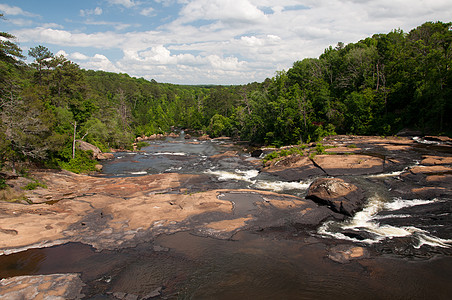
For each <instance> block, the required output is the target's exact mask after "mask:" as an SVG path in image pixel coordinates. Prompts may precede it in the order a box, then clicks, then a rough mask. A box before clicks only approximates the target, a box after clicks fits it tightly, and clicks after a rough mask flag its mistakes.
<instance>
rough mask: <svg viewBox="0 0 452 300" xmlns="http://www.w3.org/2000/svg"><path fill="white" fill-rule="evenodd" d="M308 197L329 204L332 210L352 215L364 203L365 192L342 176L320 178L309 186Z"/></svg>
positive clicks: (322, 203) (319, 202)
mask: <svg viewBox="0 0 452 300" xmlns="http://www.w3.org/2000/svg"><path fill="white" fill-rule="evenodd" d="M306 198H307V199H310V200H312V201H314V202H316V203H318V204H321V205H327V206H328V207H329V208H330V209H331V210H333V211H335V212H338V213H341V214H344V215H346V216H352V215H353V214H354V213H355V212H357V211H358V210H360V209H361V208H362V206H363V204H364V200H365V197H364V193H363V192H362V190H361V189H359V188H358V187H357V186H355V185H353V184H351V183H348V182H345V181H344V180H343V179H340V178H319V179H317V180H315V181H314V182H313V183H312V184H311V186H310V187H309V191H308V195H307V196H306Z"/></svg>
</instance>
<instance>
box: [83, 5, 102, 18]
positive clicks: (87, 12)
mask: <svg viewBox="0 0 452 300" xmlns="http://www.w3.org/2000/svg"><path fill="white" fill-rule="evenodd" d="M102 12H103V10H102V8H100V7H96V8H95V9H81V10H80V16H82V17H85V16H91V15H95V16H100V15H101V14H102Z"/></svg>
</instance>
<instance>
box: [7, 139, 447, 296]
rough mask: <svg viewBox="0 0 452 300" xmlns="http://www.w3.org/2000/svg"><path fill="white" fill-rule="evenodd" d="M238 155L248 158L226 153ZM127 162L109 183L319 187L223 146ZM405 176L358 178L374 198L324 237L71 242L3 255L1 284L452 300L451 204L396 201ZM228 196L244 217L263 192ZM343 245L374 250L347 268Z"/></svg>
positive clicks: (160, 144) (180, 143) (190, 144)
mask: <svg viewBox="0 0 452 300" xmlns="http://www.w3.org/2000/svg"><path fill="white" fill-rule="evenodd" d="M226 151H238V152H239V155H238V156H224V157H222V158H218V157H217V158H216V157H215V155H219V154H222V153H224V152H226ZM212 156H214V157H212ZM115 157H116V158H115V159H114V160H112V161H108V162H105V163H104V176H107V177H108V176H110V177H118V176H140V175H145V174H158V173H168V172H171V173H172V172H178V173H186V174H203V175H207V176H208V180H209V181H208V182H206V183H204V185H205V186H211V188H218V187H222V188H231V189H243V188H251V189H262V190H268V191H274V192H278V193H288V194H292V195H297V196H300V197H303V196H304V195H305V194H306V191H307V189H308V187H309V185H310V183H311V182H312V181H313V180H314V179H313V178H312V179H310V180H307V181H305V182H303V181H300V182H286V181H284V180H281V178H278V177H274V176H271V175H269V174H264V173H260V172H259V170H258V167H257V165H256V164H255V161H254V159H253V158H251V157H250V156H249V155H247V154H245V153H241V149H240V147H237V146H231V145H230V144H229V143H226V142H224V141H221V140H219V141H202V142H198V141H193V140H188V141H186V140H184V138H183V136H181V137H180V138H176V139H174V138H167V139H165V140H157V141H152V142H149V146H148V147H145V148H143V149H142V152H137V153H116V154H115ZM413 163H414V162H413ZM400 174H401V173H400V172H399V171H395V172H390V173H387V174H380V175H372V176H361V177H350V178H349V179H350V180H352V181H354V182H355V183H357V185H359V186H361V187H363V188H364V189H365V190H366V192H367V193H368V194H369V195H370V196H369V198H368V202H367V205H366V206H365V208H364V209H363V210H362V211H361V212H359V213H357V214H356V215H355V216H354V217H353V218H351V219H348V220H346V221H341V222H339V221H327V222H325V223H323V224H322V226H320V227H319V228H315V229H313V230H303V231H302V230H297V229H295V228H294V227H291V226H287V227H284V226H283V227H280V228H268V229H265V230H261V231H256V232H252V231H247V232H239V233H237V234H235V235H234V236H233V237H232V238H231V239H228V240H219V239H213V238H206V237H200V236H196V235H195V234H194V233H192V232H179V233H176V234H172V235H161V236H159V237H157V238H156V239H155V240H154V241H152V242H150V243H143V244H140V245H139V246H137V247H135V248H129V249H122V250H118V251H102V252H95V251H94V249H92V248H91V247H90V246H87V245H83V244H78V243H70V244H66V245H61V246H55V247H50V248H43V249H31V250H27V251H24V252H20V253H16V254H12V255H7V256H0V277H1V278H4V277H11V276H18V275H31V274H54V273H70V272H71V273H72V272H77V273H81V274H82V280H83V281H84V282H85V283H86V286H85V288H84V290H83V292H84V293H85V295H86V296H87V298H93V299H115V298H114V297H113V295H112V293H114V292H122V293H127V294H131V295H136V296H139V297H143V296H145V295H148V294H149V293H151V292H153V291H156V290H158V291H161V292H160V293H161V295H162V297H161V298H164V299H334V298H337V299H449V297H450V294H451V293H452V286H451V285H450V279H451V278H452V256H451V252H450V247H451V245H452V240H451V239H452V233H451V232H452V230H451V229H452V220H451V213H450V211H451V207H450V203H451V202H450V201H449V200H450V199H415V200H408V199H401V198H393V197H391V195H390V192H389V191H388V190H387V188H386V186H385V180H388V178H389V179H391V178H393V177H397V176H399V175H400ZM220 198H221V199H223V200H229V201H231V202H233V206H234V211H233V212H234V214H237V215H244V214H247V213H250V212H253V211H254V210H255V209H256V204H255V203H256V202H257V201H261V200H262V198H261V197H257V196H256V197H254V196H253V195H252V194H249V195H248V196H247V197H234V196H233V194H231V193H227V194H224V195H221V197H220ZM237 199H245V200H243V202H237ZM431 220H434V221H431ZM341 244H345V245H355V246H362V247H365V248H366V249H367V250H368V251H369V253H370V255H369V258H365V259H360V260H352V261H350V262H348V263H345V264H340V263H337V262H335V261H333V260H331V259H329V258H328V256H329V255H330V254H331V251H332V250H331V249H333V247H334V246H336V245H341ZM401 248H403V249H402V250H403V251H401V250H400V249H401ZM407 249H408V250H409V251H408V250H407ZM418 250H419V251H420V250H422V251H421V252H416V251H418ZM420 254H422V255H420Z"/></svg>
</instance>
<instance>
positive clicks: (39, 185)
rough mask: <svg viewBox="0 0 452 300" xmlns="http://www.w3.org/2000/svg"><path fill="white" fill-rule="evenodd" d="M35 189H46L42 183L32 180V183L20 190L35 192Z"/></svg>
mask: <svg viewBox="0 0 452 300" xmlns="http://www.w3.org/2000/svg"><path fill="white" fill-rule="evenodd" d="M37 187H42V188H44V189H46V188H47V185H45V184H44V183H42V182H39V181H38V180H36V179H33V181H32V182H30V183H28V184H27V185H26V186H24V187H23V188H22V189H24V190H35V189H36V188H37Z"/></svg>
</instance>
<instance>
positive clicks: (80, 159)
mask: <svg viewBox="0 0 452 300" xmlns="http://www.w3.org/2000/svg"><path fill="white" fill-rule="evenodd" d="M92 155H93V153H92V151H81V150H78V151H76V152H75V158H74V159H72V158H71V159H69V161H63V160H61V161H59V166H60V167H61V168H62V169H64V170H68V171H71V172H74V173H77V174H79V173H89V172H93V171H96V165H97V161H96V160H93V159H92Z"/></svg>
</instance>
